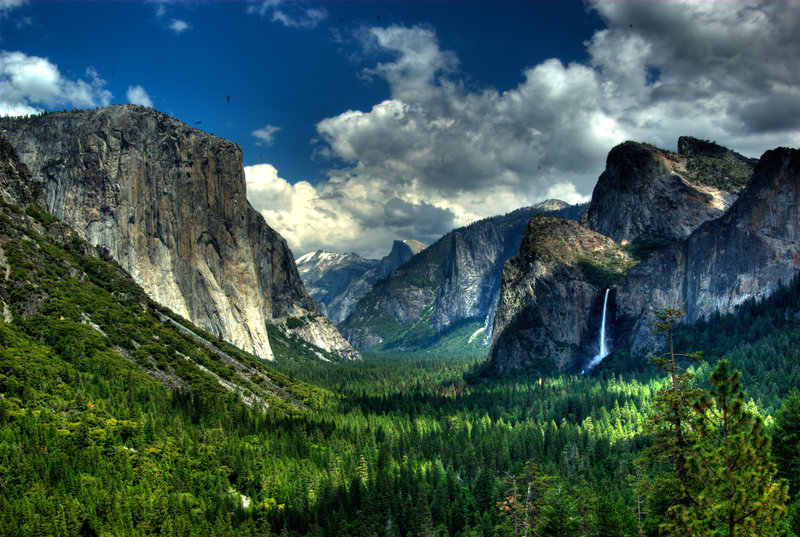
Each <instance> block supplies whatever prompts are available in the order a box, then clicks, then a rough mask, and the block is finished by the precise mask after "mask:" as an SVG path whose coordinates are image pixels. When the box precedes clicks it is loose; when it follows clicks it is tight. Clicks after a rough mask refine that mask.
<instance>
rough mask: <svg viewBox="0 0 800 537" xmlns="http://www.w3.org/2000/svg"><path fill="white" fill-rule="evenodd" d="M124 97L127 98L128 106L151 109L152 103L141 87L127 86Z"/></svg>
mask: <svg viewBox="0 0 800 537" xmlns="http://www.w3.org/2000/svg"><path fill="white" fill-rule="evenodd" d="M125 97H127V99H128V102H129V103H130V104H140V105H142V106H149V107H150V108H152V107H153V101H152V100H151V99H150V96H149V95H148V94H147V92H146V91H145V89H144V88H143V87H142V86H128V91H127V92H126V93H125Z"/></svg>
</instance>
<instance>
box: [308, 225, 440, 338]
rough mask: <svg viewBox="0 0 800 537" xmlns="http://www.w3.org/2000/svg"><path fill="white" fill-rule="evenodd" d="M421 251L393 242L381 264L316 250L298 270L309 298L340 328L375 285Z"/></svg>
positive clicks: (415, 246) (407, 243)
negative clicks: (339, 325)
mask: <svg viewBox="0 0 800 537" xmlns="http://www.w3.org/2000/svg"><path fill="white" fill-rule="evenodd" d="M424 249H425V245H424V244H422V243H421V242H419V241H415V240H410V239H409V240H403V241H394V243H393V244H392V250H391V252H389V254H388V255H386V256H384V257H383V258H382V259H380V260H377V259H364V258H363V257H361V256H359V255H358V254H356V253H349V254H337V253H333V252H325V251H323V250H317V251H316V252H310V253H308V254H306V255H304V256H301V257H299V258H298V259H297V270H298V271H299V272H300V278H302V280H303V284H305V286H306V290H307V291H308V293H309V294H310V295H311V298H313V299H314V300H315V301H316V302H317V303H318V304H319V305H320V307H321V309H323V312H324V313H325V314H326V315H327V316H328V317H329V318H330V319H331V320H332V321H333V322H334V323H336V324H339V323H341V322H342V321H344V320H345V319H346V318H347V316H348V315H350V313H351V312H352V311H353V308H354V307H355V305H356V304H357V303H358V301H359V300H360V299H361V298H362V297H363V296H364V295H366V294H367V293H368V292H369V291H370V290H371V289H372V287H373V286H374V285H375V283H376V282H378V281H380V280H382V279H383V278H385V277H386V276H388V275H389V273H390V272H391V271H393V270H394V269H396V268H397V267H399V266H400V265H402V264H403V263H405V262H406V261H408V260H409V259H411V257H412V256H413V255H414V254H417V253H419V252H421V251H422V250H424Z"/></svg>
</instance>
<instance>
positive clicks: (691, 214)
mask: <svg viewBox="0 0 800 537" xmlns="http://www.w3.org/2000/svg"><path fill="white" fill-rule="evenodd" d="M678 147H679V153H678V154H675V153H671V152H669V151H664V150H661V149H658V148H656V147H653V146H651V145H648V144H642V143H637V142H625V143H623V144H620V145H618V146H616V147H615V148H613V149H612V150H611V152H610V153H609V154H608V159H607V161H606V169H605V171H604V172H603V174H602V175H601V176H600V179H599V180H598V181H597V185H596V186H595V189H594V192H593V193H592V201H591V203H590V204H589V209H588V210H587V211H586V214H585V215H584V217H583V219H582V222H583V223H584V225H585V226H586V227H588V228H589V229H592V230H594V231H597V232H598V233H602V234H603V235H606V236H607V237H611V238H612V239H614V240H615V241H619V242H623V243H627V242H631V241H634V240H636V239H637V238H653V237H657V238H667V239H685V238H686V237H688V236H689V234H690V233H691V232H692V231H694V230H695V229H697V228H698V227H699V226H700V225H701V224H702V223H703V222H707V221H709V220H713V219H715V218H718V217H720V216H722V214H723V213H724V212H725V211H726V210H727V209H728V207H730V205H731V204H732V203H733V202H734V201H735V199H736V194H737V193H738V191H740V190H741V188H742V187H743V186H744V184H745V182H746V181H747V179H748V178H749V176H750V174H751V173H752V166H753V164H754V163H753V162H752V161H751V160H750V159H747V158H745V157H742V156H741V155H738V154H737V153H734V152H732V151H730V150H728V149H725V148H723V147H721V146H717V145H716V144H712V143H710V142H703V141H701V140H697V139H695V138H690V137H682V138H680V140H679V143H678Z"/></svg>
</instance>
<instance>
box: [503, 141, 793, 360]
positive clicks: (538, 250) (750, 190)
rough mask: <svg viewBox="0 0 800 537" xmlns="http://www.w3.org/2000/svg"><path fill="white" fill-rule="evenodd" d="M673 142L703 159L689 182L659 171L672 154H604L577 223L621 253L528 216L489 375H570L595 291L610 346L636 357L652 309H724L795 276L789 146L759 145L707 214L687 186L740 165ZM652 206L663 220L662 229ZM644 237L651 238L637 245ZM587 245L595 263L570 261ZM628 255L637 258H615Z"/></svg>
mask: <svg viewBox="0 0 800 537" xmlns="http://www.w3.org/2000/svg"><path fill="white" fill-rule="evenodd" d="M679 147H680V148H681V151H682V152H683V153H685V154H686V155H687V156H686V157H685V158H687V159H689V158H693V159H698V158H700V159H704V160H700V161H696V160H695V161H694V164H692V166H693V167H692V166H690V165H689V164H685V169H689V168H691V169H693V170H694V171H693V172H691V173H693V174H694V175H693V176H692V181H686V179H685V176H681V175H679V174H678V173H672V172H671V171H670V170H674V169H676V168H675V166H676V163H679V159H680V158H684V157H674V156H669V155H664V154H663V152H658V151H656V150H654V149H652V148H650V147H648V146H643V145H641V144H632V143H626V144H623V145H622V146H618V147H616V148H614V150H612V152H611V154H610V155H609V159H608V160H609V166H608V168H607V169H606V171H605V172H604V173H603V175H601V176H600V179H599V181H598V185H597V187H596V188H595V194H594V197H593V199H592V202H591V205H590V209H589V211H587V213H585V217H584V221H585V222H586V223H587V224H588V225H590V226H595V227H599V228H601V229H605V230H606V232H607V233H608V234H609V235H610V238H613V239H616V240H617V241H625V240H628V241H631V242H632V243H633V244H632V245H631V247H629V248H626V249H624V250H623V249H620V248H619V245H618V244H617V245H615V244H614V242H613V241H610V240H609V239H605V238H604V240H606V241H609V242H607V243H605V246H603V248H601V249H597V248H594V247H593V246H589V247H588V250H587V249H586V246H585V245H586V244H589V245H591V244H593V243H591V242H590V243H587V242H586V241H587V240H589V239H588V237H592V236H593V235H588V234H590V233H591V232H590V231H589V230H587V229H572V228H567V227H565V226H566V224H560V225H554V224H549V223H548V222H547V221H546V220H544V219H543V218H542V217H535V218H534V219H532V221H531V227H529V229H528V231H527V232H526V236H525V240H524V241H523V244H522V246H521V248H520V253H519V255H518V256H517V257H516V258H514V259H513V260H511V261H509V262H508V263H507V264H506V267H505V269H504V279H503V290H502V292H501V300H500V305H499V307H498V312H497V315H496V317H495V336H494V340H493V344H492V350H491V353H490V360H492V363H493V365H494V367H495V369H496V370H498V371H512V370H515V369H521V368H525V367H529V366H531V365H534V366H538V367H542V368H546V367H547V366H553V365H554V366H555V367H556V368H558V369H559V370H573V371H576V370H580V368H581V366H582V365H583V364H584V363H585V360H586V359H587V357H589V356H591V355H592V353H594V352H596V349H593V348H592V343H593V342H595V343H594V345H595V346H596V345H597V343H598V342H599V341H598V339H597V330H598V327H599V323H600V320H601V319H602V316H601V315H602V312H601V309H602V306H601V304H602V295H603V294H604V293H603V291H602V289H603V288H606V287H608V288H611V289H612V291H611V293H610V296H609V309H608V317H607V331H608V332H609V333H610V339H611V341H612V344H611V347H612V350H613V349H619V348H627V349H629V350H630V351H631V352H632V353H633V354H646V353H648V352H655V351H656V350H657V349H656V348H655V345H656V341H655V339H654V337H653V335H652V333H651V325H650V323H651V322H652V321H653V320H654V315H655V313H657V312H659V311H661V310H662V309H664V308H667V307H669V308H675V309H679V310H682V311H685V312H686V314H687V315H686V321H687V322H694V321H696V320H698V319H700V318H702V317H705V316H708V315H710V314H712V313H714V312H720V313H731V312H735V311H736V308H737V307H738V306H739V305H740V304H742V303H743V302H744V301H745V300H748V299H750V298H763V297H766V296H768V295H769V294H771V293H772V292H773V291H775V290H776V289H777V287H778V286H779V285H780V284H781V283H783V284H788V282H789V281H790V280H791V279H792V278H793V277H794V276H795V275H797V273H798V271H799V270H800V151H798V150H796V149H786V148H780V149H776V150H773V151H767V152H766V153H765V154H764V155H763V156H762V157H761V159H760V160H759V161H758V164H757V165H756V166H755V170H754V171H753V173H752V176H751V177H750V178H749V181H748V182H747V186H746V187H745V188H744V189H743V190H742V191H741V193H740V194H739V195H738V198H736V197H735V196H736V193H735V190H736V189H735V188H734V187H733V186H731V187H730V191H729V192H728V194H726V196H730V197H732V198H735V201H734V202H733V203H732V204H731V205H730V206H729V207H728V209H727V210H726V211H725V212H724V213H722V214H720V215H719V216H718V217H716V218H711V217H710V213H709V211H708V206H707V205H706V204H705V203H697V196H696V192H701V193H702V191H701V190H699V189H696V188H695V186H696V185H698V184H703V185H706V184H710V183H715V184H717V185H732V184H733V182H732V180H731V173H730V170H731V169H734V170H739V172H737V173H740V172H741V170H742V169H744V168H741V166H748V167H749V166H750V162H751V161H750V160H749V159H746V158H745V157H741V155H736V154H735V153H732V152H730V151H728V150H727V149H725V148H721V147H720V146H716V145H715V144H710V143H709V142H703V141H697V140H695V139H691V138H681V141H680V142H679ZM708 159H711V160H708ZM714 159H716V160H714ZM720 159H722V160H720ZM734 161H735V162H734ZM687 162H690V161H687ZM732 162H733V164H731V163H732ZM690 163H691V162H690ZM720 163H721V164H720ZM726 163H727V164H726ZM728 165H730V166H728ZM726 166H727V167H726ZM748 169H749V168H748ZM690 175H691V174H690ZM734 175H735V174H734ZM623 179H624V180H623ZM631 185H633V186H635V188H631ZM647 185H650V186H649V188H650V189H652V190H653V191H652V192H651V191H648V189H647V188H648V187H647ZM691 188H695V190H694V191H693V190H691ZM692 192H694V193H692ZM687 193H691V195H688V194H687ZM595 198H599V199H595ZM610 200H616V202H617V203H619V205H618V206H617V205H614V204H613V203H611V201H610ZM659 211H662V212H664V213H665V214H667V215H670V218H671V219H672V221H673V226H674V227H673V228H672V229H670V227H669V223H670V219H668V218H665V217H664V216H663V215H659V214H658V213H659ZM698 214H699V215H700V216H698ZM700 221H702V222H701V223H699V224H697V222H700ZM696 224H697V225H696ZM594 235H596V234H594ZM652 238H657V239H661V240H657V241H650V242H648V240H650V239H652ZM643 239H645V240H644V241H643ZM664 239H668V240H664ZM593 240H595V241H597V242H596V243H594V244H600V243H601V242H602V241H600V239H597V238H596V237H595V238H594V239H593ZM593 248H594V250H593ZM581 251H583V252H584V253H580V252H581ZM591 251H596V252H600V257H598V258H596V261H598V263H597V264H596V265H597V266H594V267H592V266H590V265H587V264H586V263H583V264H581V262H580V259H579V261H578V266H577V267H576V263H575V259H576V258H575V256H578V258H580V257H583V258H586V255H587V253H586V252H591ZM628 251H630V252H632V253H634V254H636V256H637V258H636V259H635V260H634V259H632V258H630V257H625V256H627V255H628V254H627V252H628ZM564 252H566V253H564ZM570 256H572V257H570ZM609 256H611V257H609ZM615 259H616V260H618V261H615ZM634 262H638V264H635V265H634V266H632V265H633V264H634ZM609 272H610V273H609ZM587 334H588V336H587ZM587 337H588V340H587Z"/></svg>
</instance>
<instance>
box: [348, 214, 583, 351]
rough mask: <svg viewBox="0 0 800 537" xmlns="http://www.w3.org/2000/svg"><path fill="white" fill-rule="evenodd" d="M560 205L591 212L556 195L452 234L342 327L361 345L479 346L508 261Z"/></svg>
mask: <svg viewBox="0 0 800 537" xmlns="http://www.w3.org/2000/svg"><path fill="white" fill-rule="evenodd" d="M555 207H558V209H556V210H555V212H556V213H558V214H562V215H566V216H572V217H573V218H578V217H579V215H580V211H581V210H582V209H583V207H580V206H566V204H563V202H555V201H552V200H551V201H547V202H543V204H540V205H538V206H533V207H525V208H522V209H518V210H516V211H514V212H511V213H509V214H506V215H503V216H496V217H492V218H487V219H485V220H481V221H479V222H475V223H473V224H470V225H469V226H466V227H463V228H459V229H456V230H454V231H451V232H450V233H448V234H446V235H445V236H444V237H442V238H441V239H439V240H438V241H437V242H436V243H434V244H432V245H431V246H429V247H427V248H426V249H425V250H423V251H422V252H420V253H418V254H417V255H415V256H414V257H412V258H411V259H410V260H408V261H407V262H406V263H405V264H404V265H402V266H400V267H399V268H397V269H395V270H394V271H393V272H391V273H390V274H389V275H388V276H387V277H386V279H384V280H382V281H380V282H378V283H376V284H375V286H374V287H373V289H372V290H371V291H370V292H369V293H368V294H366V295H365V296H364V297H363V298H362V299H361V300H360V301H359V303H358V305H357V306H356V307H355V309H354V310H353V313H352V314H350V316H349V317H348V318H347V319H346V320H345V321H344V322H343V323H341V324H340V325H339V328H340V330H341V331H342V334H343V335H344V336H345V337H346V338H347V339H348V341H350V343H352V344H353V346H354V347H356V348H357V349H360V350H368V349H372V348H375V347H378V348H379V349H380V350H421V349H428V350H447V351H452V350H459V351H462V350H470V349H471V350H479V349H480V348H481V347H482V345H483V344H484V343H483V342H484V338H486V336H487V332H488V331H489V330H490V329H491V326H492V321H491V320H492V318H493V316H494V310H495V305H496V304H497V297H498V293H499V291H500V281H501V272H502V266H503V263H504V262H505V261H506V259H508V258H509V257H511V256H513V255H514V254H515V253H516V252H517V251H518V249H519V245H520V242H521V241H522V235H523V233H524V231H525V227H526V225H527V223H528V220H529V219H530V217H531V216H532V215H534V214H537V213H540V212H543V211H546V210H550V209H552V208H555ZM548 208H549V209H548Z"/></svg>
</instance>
